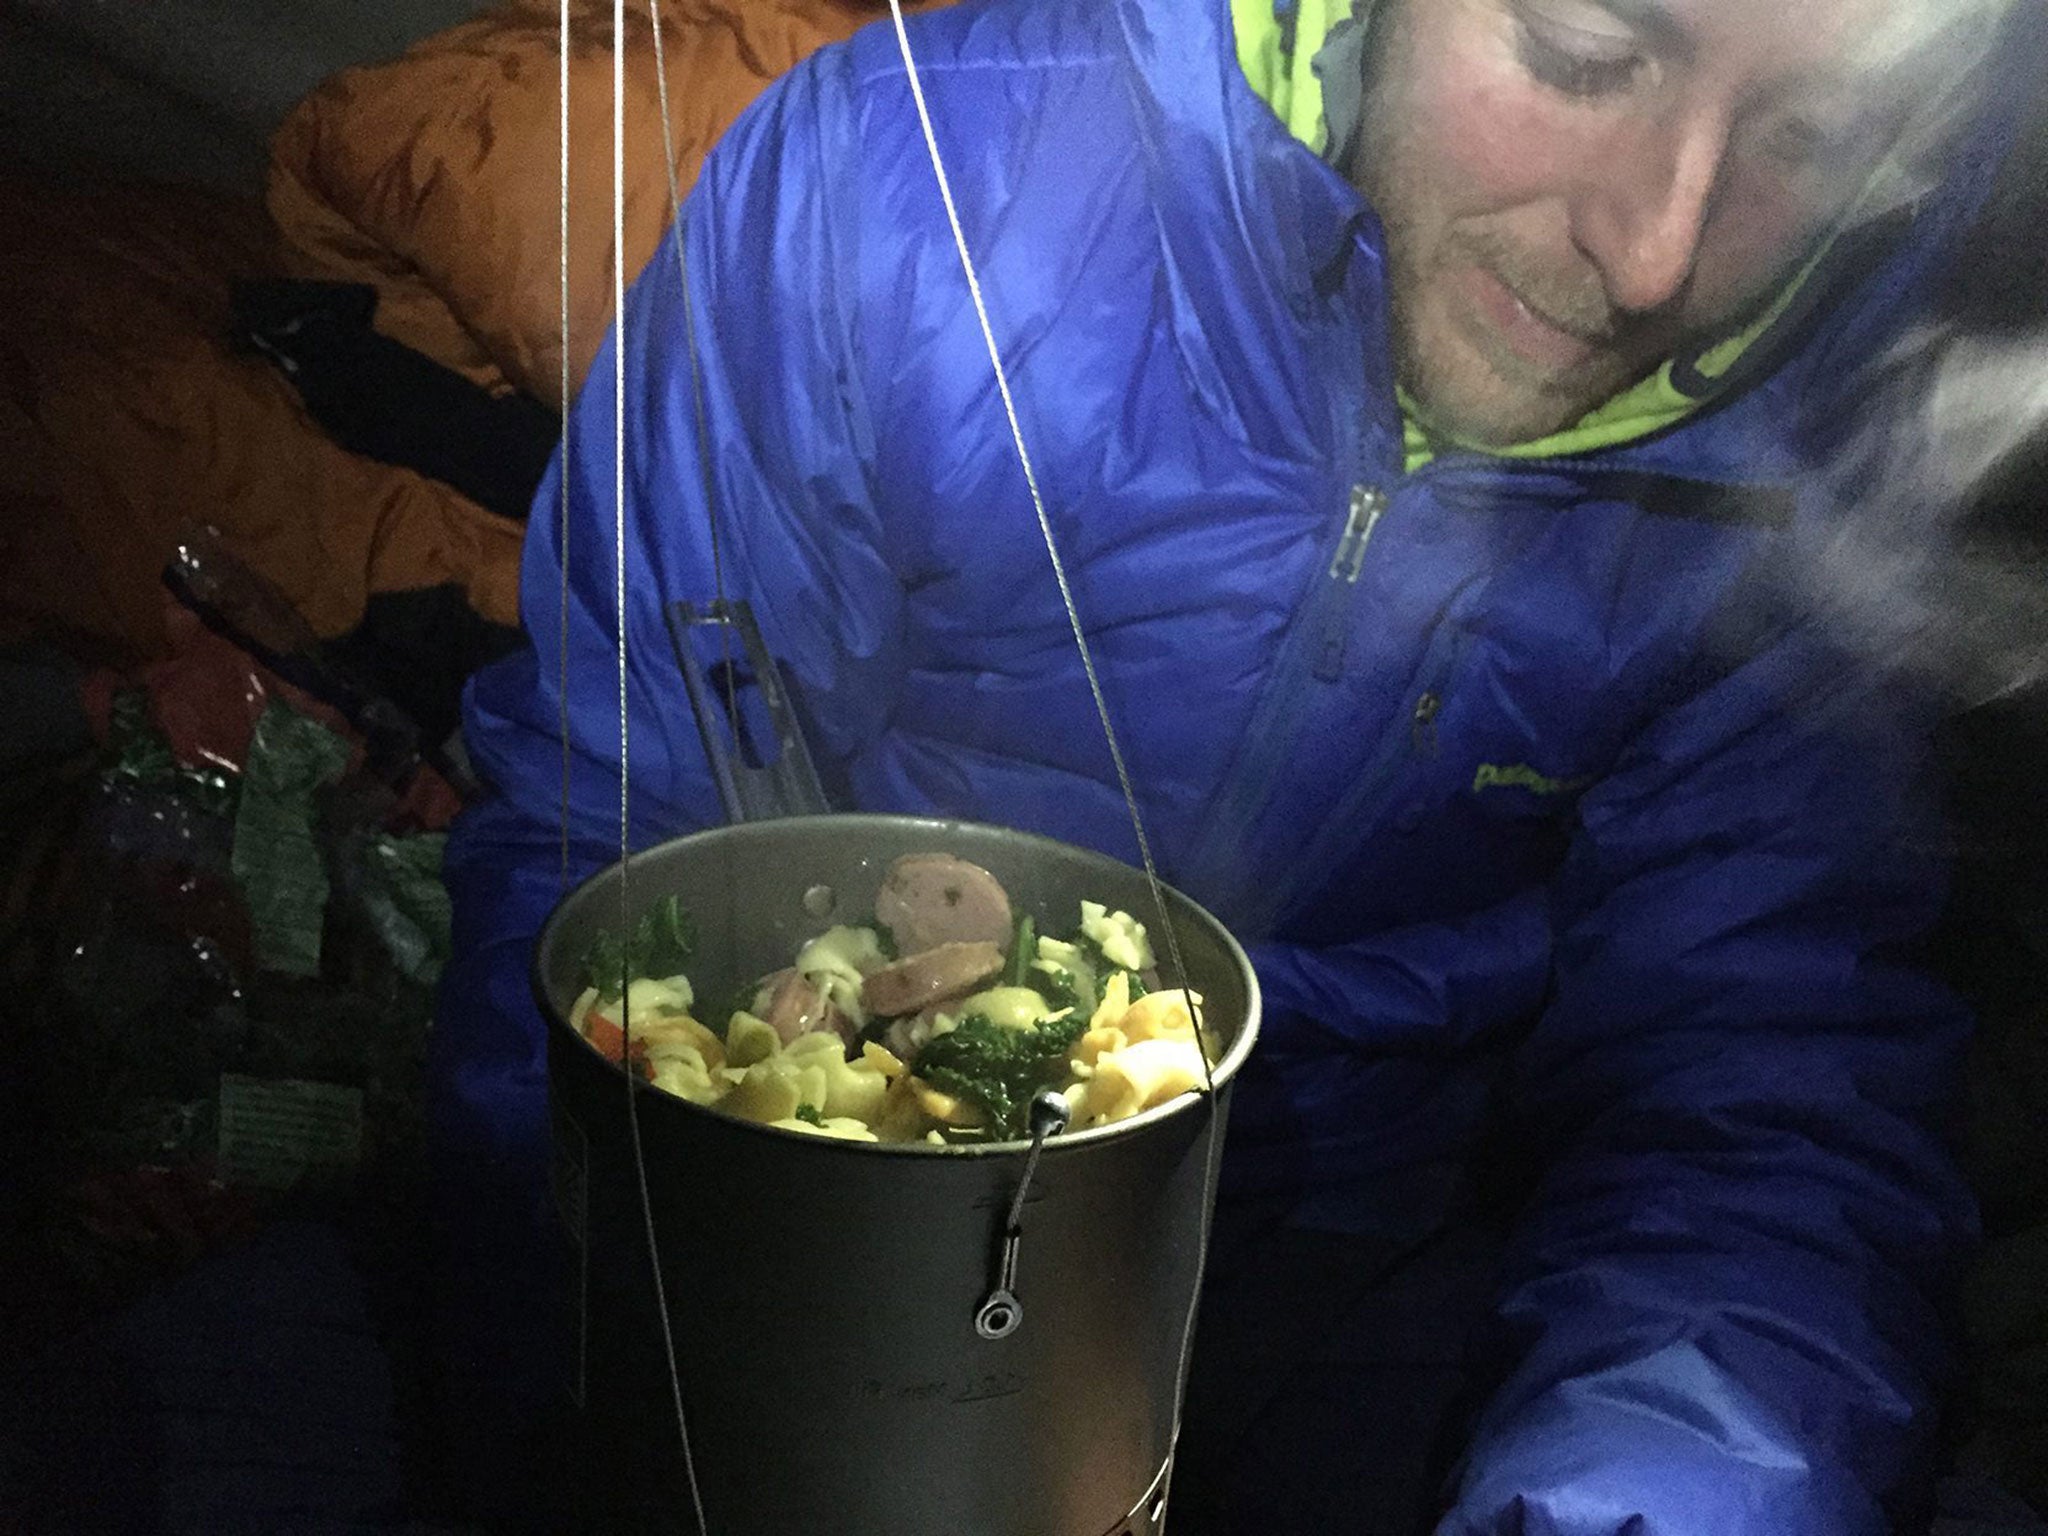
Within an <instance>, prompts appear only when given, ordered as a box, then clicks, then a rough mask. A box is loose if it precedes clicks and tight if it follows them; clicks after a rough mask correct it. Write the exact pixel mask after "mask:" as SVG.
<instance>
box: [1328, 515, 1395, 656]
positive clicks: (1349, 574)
mask: <svg viewBox="0 0 2048 1536" xmlns="http://www.w3.org/2000/svg"><path fill="white" fill-rule="evenodd" d="M1386 510H1387V493H1386V492H1385V491H1383V490H1381V489H1380V488H1379V487H1378V486H1376V485H1362V484H1361V485H1354V486H1352V487H1351V509H1350V513H1349V515H1348V516H1347V517H1346V518H1345V520H1344V532H1343V535H1342V536H1341V537H1340V538H1339V539H1338V540H1337V552H1336V554H1335V555H1333V556H1332V557H1331V559H1330V569H1329V572H1328V574H1327V575H1326V576H1325V578H1324V582H1325V586H1324V591H1325V593H1329V594H1331V595H1327V596H1325V597H1324V598H1323V599H1322V601H1321V602H1320V603H1319V604H1318V606H1319V607H1321V608H1322V609H1323V622H1322V630H1321V633H1320V634H1319V635H1318V636H1317V639H1316V660H1315V666H1314V668H1313V671H1314V673H1315V676H1316V679H1317V680H1318V681H1319V682H1325V683H1334V682H1336V681H1337V680H1338V679H1339V678H1341V677H1342V676H1343V675H1344V652H1345V650H1346V648H1347V647H1348V646H1349V645H1350V643H1351V603H1350V600H1349V595H1348V589H1349V588H1352V587H1355V586H1357V585H1358V577H1359V573H1360V572H1361V571H1363V570H1364V569H1365V551H1366V547H1367V546H1368V545H1369V544H1371V543H1372V534H1373V530H1374V529H1375V528H1377V527H1379V525H1380V517H1381V514H1383V513H1384V512H1385V511H1386ZM1332 586H1334V587H1335V589H1336V590H1335V591H1334V593H1331V587H1332Z"/></svg>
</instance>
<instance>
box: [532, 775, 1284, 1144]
mask: <svg viewBox="0 0 2048 1536" xmlns="http://www.w3.org/2000/svg"><path fill="white" fill-rule="evenodd" d="M824 822H830V823H833V824H834V825H835V827H836V828H837V829H838V830H841V831H846V830H854V831H857V830H859V829H861V828H862V827H863V826H872V827H875V828H887V829H888V830H889V831H891V832H916V833H919V834H928V835H930V836H931V837H933V838H936V839H943V838H946V837H949V836H957V835H958V834H960V833H963V832H964V833H967V834H969V835H980V834H993V835H998V836H1001V837H1002V838H1003V839H1004V840H1006V841H1008V842H1011V843H1014V844H1018V845H1021V846H1023V847H1026V848H1029V847H1031V846H1033V845H1036V846H1039V847H1043V848H1045V849H1047V850H1049V851H1054V852H1057V854H1058V855H1059V857H1060V858H1062V859H1064V860H1067V861H1070V862H1072V861H1076V860H1078V861H1080V862H1082V863H1097V864H1100V865H1102V866H1104V867H1105V868H1111V869H1115V870H1117V871H1120V872H1121V873H1123V874H1127V875H1128V874H1138V875H1142V874H1143V871H1142V870H1140V869H1139V868H1138V867H1137V866H1136V865H1133V864H1129V863H1126V862H1125V861H1123V860H1122V859H1118V858H1114V857H1112V856H1111V855H1109V854H1106V853H1101V852H1098V851H1097V850H1095V849H1093V848H1087V847H1083V846H1082V845H1080V844H1078V843H1069V842H1063V841H1061V840H1060V839H1058V838H1053V837H1047V836H1045V835H1044V834H1043V833H1038V832H1026V831H1022V830H1020V829H1018V828H1015V827H1005V826H1001V825H998V824H996V823H993V822H982V821H968V820H964V819H962V818H958V817H945V816H926V815H917V814H908V813H892V812H882V811H854V812H835V813H831V814H827V815H820V816H789V817H777V818H774V819H771V820H764V821H747V822H736V823H733V824H730V825H726V826H716V827H707V828H704V829H702V830H700V831H696V832H686V833H683V834H682V835H680V836H678V837H672V838H667V839H664V840H663V841H662V842H659V843H656V844H654V845H653V846H652V847H648V848H643V849H640V850H637V851H636V852H634V853H633V855H632V861H633V862H636V863H637V862H639V861H642V860H645V859H649V858H652V857H653V856H655V855H657V854H660V853H663V852H665V851H666V850H668V849H670V848H675V847H679V846H683V845H690V846H698V845H702V844H705V843H712V842H719V843H737V844H742V845H743V844H745V843H748V842H752V841H756V840H762V839H767V840H776V841H779V840H780V839H782V838H785V837H788V836H791V835H793V834H794V833H796V832H800V831H801V829H802V828H803V827H804V826H807V825H816V824H819V823H824ZM620 862H621V861H620V860H616V859H615V860H613V861H612V862H611V863H609V864H606V865H605V866H603V867H602V868H600V869H598V870H596V871H594V872H593V873H591V874H590V875H587V876H586V877H585V878H584V879H582V880H580V881H578V882H577V884H576V885H575V887H574V888H573V889H571V890H570V891H569V892H568V893H567V894H566V895H564V896H563V897H562V899H561V900H560V901H558V902H556V903H555V906H554V909H553V910H552V911H551V912H550V913H549V914H548V917H547V921H546V922H544V923H543V924H542V925H541V928H540V931H539V933H537V934H536V935H535V936H534V939H533V941H532V944H531V946H530V957H529V961H528V965H527V979H528V982H529V983H530V985H531V987H532V990H533V995H534V998H535V1001H536V1002H537V1003H538V1004H539V1005H540V1011H541V1016H542V1017H543V1018H544V1019H545V1020H546V1022H547V1026H548V1030H549V1032H550V1034H551V1035H552V1036H553V1037H554V1038H556V1039H557V1040H560V1041H563V1042H564V1043H572V1044H573V1045H574V1046H575V1047H577V1048H580V1049H581V1050H584V1051H587V1052H588V1053H589V1060H590V1062H591V1064H592V1065H594V1066H597V1067H600V1068H602V1069H604V1070H607V1071H611V1072H617V1073H618V1075H619V1077H620V1079H621V1080H622V1081H625V1082H628V1083H630V1084H631V1085H632V1088H633V1089H634V1091H635V1092H636V1093H640V1094H645V1095H648V1096H649V1097H648V1098H647V1099H645V1100H644V1101H643V1100H637V1099H636V1100H635V1103H636V1104H642V1105H656V1104H658V1105H659V1106H660V1108H658V1109H655V1110H653V1111H652V1112H653V1113H655V1114H677V1113H680V1114H685V1115H693V1116H701V1117H703V1120H704V1122H705V1123H707V1124H708V1123H712V1122H715V1123H716V1124H717V1125H719V1126H720V1127H721V1128H728V1127H729V1128H731V1129H733V1130H735V1131H737V1132H739V1133H741V1134H752V1135H758V1136H767V1137H773V1138H775V1139H777V1140H779V1141H780V1142H781V1143H782V1144H783V1145H785V1146H791V1145H801V1146H805V1147H810V1148H815V1149H817V1150H818V1151H819V1152H820V1153H821V1154H825V1155H852V1156H858V1157H870V1158H872V1157H877V1156H893V1157H899V1158H924V1159H930V1158H944V1159H949V1160H950V1159H961V1158H1018V1157H1023V1156H1025V1155H1026V1154H1028V1153H1029V1151H1030V1148H1031V1143H1030V1142H1029V1141H1028V1140H1025V1141H997V1142H970V1143H958V1144H956V1143H950V1142H949V1143H946V1144H943V1145H935V1144H933V1143H931V1142H925V1141H909V1142H869V1141H849V1140H845V1139H842V1138H839V1137H832V1136H814V1135H811V1134H810V1133H808V1132H805V1131H791V1130H784V1129H782V1128H780V1127H778V1126H773V1125H765V1124H763V1123H761V1122H760V1121H757V1120H743V1119H741V1118H740V1117H739V1116H737V1115H726V1114H720V1113H719V1112H718V1111H717V1110H715V1109H712V1108H710V1107H709V1106H707V1105H703V1104H693V1103H691V1102H690V1101H689V1100H688V1099H683V1098H678V1097H677V1096H676V1095H674V1094H672V1093H664V1092H662V1091H661V1090H660V1089H658V1088H656V1087H655V1086H654V1085H653V1084H652V1083H649V1082H646V1081H643V1080H641V1079H637V1078H630V1077H628V1076H627V1075H626V1074H625V1073H624V1071H622V1070H621V1069H620V1068H618V1067H617V1066H616V1065H615V1064H614V1063H613V1062H611V1061H610V1060H608V1059H607V1058H606V1057H604V1056H603V1055H602V1054H600V1053H599V1051H598V1049H597V1047H596V1046H594V1045H592V1044H591V1043H590V1042H589V1041H588V1040H586V1039H584V1038H583V1036H582V1035H581V1034H580V1033H579V1032H578V1031H576V1030H573V1029H571V1028H570V1027H569V1023H568V1020H567V1019H565V1018H564V1017H563V1016H562V1014H561V1013H560V1011H559V1010H558V1009H557V1008H556V1007H555V1005H554V1002H553V999H552V998H551V996H550V995H549V991H548V986H547V977H546V976H545V975H544V974H543V971H542V959H543V957H544V956H545V955H546V953H547V951H548V949H549V947H550V943H551V939H552V936H553V935H554V934H555V933H556V932H557V931H558V930H559V927H560V925H561V923H562V922H563V921H564V919H565V917H566V916H567V914H569V913H570V912H571V911H572V910H573V909H574V908H575V907H576V906H578V905H581V904H582V902H584V901H587V900H589V899H591V898H590V897H589V896H588V895H587V894H586V893H588V892H591V891H593V890H595V889H596V888H597V887H598V886H599V885H600V884H601V883H602V882H604V881H605V880H606V879H607V878H608V877H610V876H611V875H612V874H613V872H614V871H616V870H617V869H618V868H619V865H620ZM1160 887H1161V889H1162V890H1163V891H1164V892H1166V893H1167V895H1168V897H1169V898H1170V899H1171V900H1174V901H1177V902H1178V903H1179V904H1180V905H1181V906H1182V907H1183V908H1185V909H1186V910H1185V911H1184V912H1182V913H1181V914H1179V916H1180V920H1181V921H1182V922H1184V923H1185V922H1186V921H1187V920H1188V917H1189V915H1190V914H1192V916H1193V918H1194V920H1195V921H1197V922H1198V923H1200V924H1203V925H1206V926H1207V927H1208V928H1209V929H1210V930H1211V933H1212V936H1213V937H1214V938H1215V939H1216V940H1217V941H1218V942H1219V944H1220V946H1221V948H1222V950H1223V952H1224V954H1225V956H1226V957H1227V958H1228V959H1229V960H1230V962H1231V963H1232V964H1233V965H1234V966H1235V967H1236V969H1237V971H1238V974H1239V975H1240V977H1241V978H1242V979H1243V982H1244V987H1245V997H1246V1001H1247V1004H1248V1006H1247V1007H1246V1009H1245V1017H1244V1019H1243V1021H1242V1022H1241V1023H1240V1024H1239V1025H1238V1029H1237V1033H1236V1035H1235V1036H1234V1037H1233V1038H1232V1040H1231V1042H1230V1049H1229V1050H1227V1051H1225V1052H1224V1053H1223V1059H1222V1060H1221V1061H1219V1062H1217V1063H1216V1064H1215V1069H1214V1072H1213V1074H1212V1080H1213V1082H1214V1085H1215V1093H1214V1095H1213V1097H1215V1098H1216V1099H1218V1100H1220V1099H1221V1098H1222V1096H1223V1094H1224V1092H1225V1091H1226V1090H1227V1089H1228V1087H1229V1085H1230V1082H1231V1080H1232V1079H1233V1078H1234V1077H1236V1075H1237V1072H1238V1069H1239V1068H1240V1067H1241V1066H1243V1064H1244V1061H1245V1058H1246V1057H1248V1056H1249V1055H1250V1054H1251V1050H1252V1047H1253V1045H1254V1044H1255V1043H1256V1042H1257V1039H1258V1033H1259V1014H1260V999H1259V983H1258V977H1257V974H1256V973H1255V972H1254V971H1253V969H1252V963H1251V958H1250V956H1249V955H1247V954H1246V953H1245V950H1244V947H1243V946H1242V945H1241V944H1239V943H1238V942H1237V939H1236V938H1235V937H1234V936H1233V935H1232V934H1231V933H1230V931H1229V930H1228V929H1227V928H1225V927H1224V926H1223V924H1222V923H1221V922H1220V921H1219V920H1218V919H1217V918H1216V917H1215V916H1214V915H1213V914H1212V913H1211V912H1209V910H1208V909H1207V908H1205V907H1203V906H1202V905H1201V904H1200V903H1199V902H1197V901H1195V900H1194V898H1193V897H1191V896H1188V895H1186V894H1184V893H1183V892H1181V891H1180V890H1178V889H1176V888H1175V887H1173V886H1171V885H1169V884H1167V883H1166V882H1165V881H1164V880H1162V881H1160ZM550 1078H551V1079H552V1073H550ZM1211 1098H1212V1095H1211V1094H1210V1093H1209V1092H1208V1091H1207V1090H1205V1089H1197V1090H1194V1091H1192V1092H1188V1093H1183V1094H1180V1095H1178V1096H1177V1097H1175V1098H1172V1099H1169V1100H1168V1101H1167V1102H1166V1103H1164V1104H1159V1105H1155V1106H1154V1107H1153V1108H1151V1109H1148V1110H1145V1111H1143V1112H1142V1113H1140V1114H1136V1115H1133V1116H1131V1117H1130V1118H1129V1119H1127V1120H1118V1121H1115V1122H1113V1123H1111V1124H1109V1125H1098V1126H1091V1127H1089V1128H1087V1129H1086V1130H1080V1131H1063V1132H1061V1133H1060V1134H1059V1135H1057V1136H1053V1137H1048V1138H1047V1140H1046V1143H1045V1149H1044V1152H1045V1155H1047V1156H1052V1155H1054V1154H1055V1153H1057V1152H1065V1151H1069V1150H1071V1151H1077V1152H1078V1151H1080V1150H1083V1149H1085V1148H1088V1147H1097V1146H1102V1145H1105V1144H1107V1143H1109V1142H1113V1141H1118V1140H1122V1139H1124V1138H1127V1137H1129V1136H1132V1135H1135V1134H1140V1133H1142V1132H1144V1131H1146V1130H1149V1129H1150V1128H1152V1127H1154V1126H1158V1125H1161V1124H1164V1123H1165V1122H1167V1121H1169V1120H1173V1119H1176V1118H1177V1117H1179V1116H1181V1115H1190V1114H1206V1113H1208V1112H1209V1110H1210V1109H1211V1108H1212V1107H1214V1106H1212V1104H1211V1103H1210V1100H1211ZM643 1112H647V1111H645V1110H644V1109H643Z"/></svg>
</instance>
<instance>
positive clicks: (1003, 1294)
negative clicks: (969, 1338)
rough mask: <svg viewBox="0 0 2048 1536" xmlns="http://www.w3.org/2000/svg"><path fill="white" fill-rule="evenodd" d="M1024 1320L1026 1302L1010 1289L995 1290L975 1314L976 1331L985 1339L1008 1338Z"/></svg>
mask: <svg viewBox="0 0 2048 1536" xmlns="http://www.w3.org/2000/svg"><path fill="white" fill-rule="evenodd" d="M1023 1321H1024V1303H1023V1302H1021V1301H1019V1300H1018V1299H1017V1298H1016V1297H1015V1296H1013V1295H1011V1294H1010V1293H1009V1292H1008V1291H993V1292H991V1293H990V1294H989V1298H988V1300H986V1301H984V1302H983V1303H982V1304H981V1306H980V1307H979V1308H978V1309H977V1310H976V1312H975V1314H974V1331H975V1332H976V1333H978V1334H980V1335H981V1336H982V1337H983V1338H984V1339H1006V1338H1008V1337H1009V1336H1010V1335H1011V1334H1013V1333H1015V1332H1016V1331H1017V1325H1018V1324H1019V1323H1021V1322H1023Z"/></svg>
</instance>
